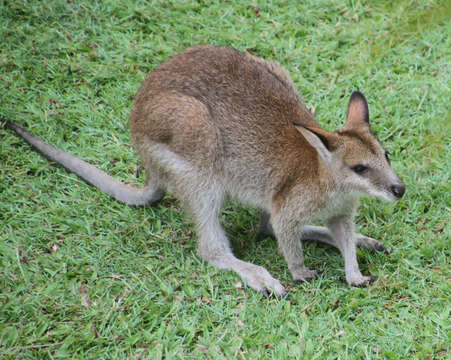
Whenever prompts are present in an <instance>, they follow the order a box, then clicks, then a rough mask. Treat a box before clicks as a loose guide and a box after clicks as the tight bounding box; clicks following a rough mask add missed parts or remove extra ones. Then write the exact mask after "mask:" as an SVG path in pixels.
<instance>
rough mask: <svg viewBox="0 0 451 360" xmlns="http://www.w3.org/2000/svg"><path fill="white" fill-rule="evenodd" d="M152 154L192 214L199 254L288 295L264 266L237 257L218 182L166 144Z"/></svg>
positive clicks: (256, 286)
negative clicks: (223, 218) (222, 217)
mask: <svg viewBox="0 0 451 360" xmlns="http://www.w3.org/2000/svg"><path fill="white" fill-rule="evenodd" d="M149 150H151V151H150V152H149V153H150V154H152V156H153V163H154V164H156V165H157V167H158V169H159V171H160V174H159V175H160V176H161V181H163V180H164V181H165V183H166V184H167V186H168V187H169V188H170V189H171V190H172V191H173V192H174V195H175V196H176V197H177V198H178V199H179V200H181V201H182V202H183V203H184V205H185V207H186V209H187V210H188V211H189V212H190V213H191V216H192V218H193V220H194V223H195V225H196V229H197V236H198V243H199V244H198V250H197V254H198V255H199V257H201V258H202V259H204V260H205V261H207V262H208V263H210V264H211V265H213V266H217V267H219V268H220V269H224V270H233V271H235V272H237V273H238V275H240V276H241V278H242V280H243V281H244V282H245V283H246V284H247V285H248V286H250V287H251V288H253V289H255V290H257V291H262V292H264V293H265V294H267V293H270V292H273V293H274V294H276V295H278V296H281V295H283V294H285V289H284V287H283V286H282V284H281V283H280V282H279V281H278V280H277V279H275V278H273V277H272V276H271V274H270V273H269V272H268V271H267V270H266V269H264V268H263V267H261V266H257V265H254V264H251V263H248V262H245V261H242V260H239V259H237V258H236V257H235V256H234V255H233V253H232V250H231V249H230V243H229V239H228V238H227V236H226V234H225V233H224V230H223V229H222V227H221V224H220V223H219V213H220V209H221V205H222V202H223V189H222V185H221V183H220V182H219V181H217V180H216V179H214V178H212V176H211V175H210V176H205V175H204V174H202V171H201V170H200V169H197V168H194V167H193V165H191V164H190V163H188V162H187V161H186V160H184V159H183V158H181V157H180V156H179V155H178V154H176V153H174V152H172V151H171V150H170V149H168V147H167V146H165V145H161V144H152V145H151V146H149Z"/></svg>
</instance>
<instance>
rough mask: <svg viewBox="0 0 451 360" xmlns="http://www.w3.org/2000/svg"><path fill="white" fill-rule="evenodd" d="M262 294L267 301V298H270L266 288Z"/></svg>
mask: <svg viewBox="0 0 451 360" xmlns="http://www.w3.org/2000/svg"><path fill="white" fill-rule="evenodd" d="M262 294H263V296H264V297H265V298H267V299H269V297H270V296H271V293H270V292H269V291H268V289H266V288H265V289H263V290H262Z"/></svg>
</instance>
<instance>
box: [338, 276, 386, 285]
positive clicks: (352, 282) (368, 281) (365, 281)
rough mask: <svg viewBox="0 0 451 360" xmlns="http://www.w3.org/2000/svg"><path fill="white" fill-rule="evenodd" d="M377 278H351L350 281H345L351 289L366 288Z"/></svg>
mask: <svg viewBox="0 0 451 360" xmlns="http://www.w3.org/2000/svg"><path fill="white" fill-rule="evenodd" d="M378 278H379V277H378V276H373V275H371V276H363V275H360V276H355V277H352V278H350V279H348V278H347V279H346V281H347V282H348V284H349V286H353V287H361V288H362V287H367V286H368V285H369V284H372V283H373V282H375V281H376V280H377V279H378Z"/></svg>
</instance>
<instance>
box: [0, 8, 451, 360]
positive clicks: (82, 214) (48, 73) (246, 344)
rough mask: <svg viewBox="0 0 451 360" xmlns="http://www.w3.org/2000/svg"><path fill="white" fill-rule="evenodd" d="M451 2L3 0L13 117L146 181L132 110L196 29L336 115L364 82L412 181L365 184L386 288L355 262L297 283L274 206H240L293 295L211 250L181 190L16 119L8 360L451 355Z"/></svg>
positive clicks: (11, 149)
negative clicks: (114, 192) (349, 277)
mask: <svg viewBox="0 0 451 360" xmlns="http://www.w3.org/2000/svg"><path fill="white" fill-rule="evenodd" d="M450 19H451V6H450V5H449V2H447V1H445V0H443V1H438V0H431V1H419V0H400V1H393V2H392V1H351V0H347V1H345V0H335V1H328V0H321V1H315V0H307V1H302V2H300V1H295V0H292V1H288V0H274V1H251V2H243V1H239V0H230V1H222V2H217V1H208V0H205V1H194V0H189V1H165V0H158V1H151V2H150V3H148V2H146V1H131V0H123V1H113V0H109V1H88V0H80V1H77V0H72V1H70V0H53V1H37V0H34V1H31V0H30V1H26V0H14V1H9V0H3V1H0V44H1V47H0V116H3V117H5V118H7V119H10V120H12V121H15V122H17V123H18V124H20V125H22V126H23V127H25V128H27V129H29V131H31V132H32V133H33V134H35V135H37V136H40V137H42V138H44V139H45V140H46V141H48V142H50V143H52V144H54V145H56V146H58V147H60V148H62V149H64V150H66V151H69V152H71V153H73V154H75V155H76V156H79V157H81V158H83V159H85V160H87V161H89V162H91V163H92V164H94V165H96V166H98V167H99V168H101V169H103V170H105V171H107V172H108V173H110V174H112V175H114V176H115V177H117V178H119V179H121V180H123V181H124V182H127V183H133V184H140V183H142V182H143V179H144V174H143V172H142V171H139V170H140V163H139V159H138V156H137V155H136V153H135V152H134V150H133V148H132V147H131V145H130V136H129V131H128V125H127V124H128V114H129V111H130V108H131V103H132V100H133V96H134V94H135V93H136V91H137V89H138V88H139V86H140V83H141V82H142V80H143V79H144V78H145V77H146V74H147V73H149V72H150V71H152V70H153V69H155V68H156V67H157V66H158V65H159V64H161V63H162V62H164V61H165V60H167V59H168V58H170V57H171V56H173V55H174V54H176V53H178V52H180V51H182V50H184V49H186V48H188V47H189V46H191V45H194V44H207V43H208V44H215V45H227V46H233V47H235V48H237V49H240V50H243V51H249V52H251V53H253V54H257V55H259V56H261V57H264V58H267V59H274V60H277V61H278V62H280V63H281V64H282V65H283V66H284V67H286V68H287V69H288V71H289V72H290V74H291V75H292V77H293V80H294V82H295V84H296V86H297V88H298V90H299V92H300V93H301V94H302V97H303V98H304V100H305V103H306V104H307V106H308V107H309V108H314V109H315V112H316V117H317V119H318V121H319V122H320V123H321V124H323V126H324V128H325V129H327V130H334V129H338V128H339V127H340V126H341V125H342V124H343V122H344V118H345V111H346V105H347V100H348V98H349V95H350V94H351V92H352V91H353V90H360V91H362V92H363V93H364V94H365V95H366V97H367V99H368V102H369V107H370V117H371V122H372V128H373V131H374V133H375V134H376V136H377V137H378V138H379V139H380V140H381V142H382V143H383V145H384V146H385V147H386V148H387V149H389V151H390V153H391V157H392V163H393V166H394V168H395V170H396V172H397V173H398V175H399V176H400V177H401V178H402V179H403V181H404V182H405V183H406V185H407V193H406V195H405V196H404V198H403V199H402V200H401V201H400V202H398V203H385V202H382V201H380V200H374V199H364V200H363V202H362V206H361V208H360V211H359V216H358V218H357V223H358V227H359V230H360V231H361V232H362V233H364V234H366V235H369V236H371V237H374V238H377V239H379V240H381V241H383V243H384V245H385V246H386V247H388V248H390V249H391V250H392V253H391V254H390V255H386V254H384V253H372V252H367V251H362V250H359V252H358V257H359V263H360V265H361V269H362V271H363V273H371V274H373V275H378V276H379V280H378V281H377V282H376V283H374V284H373V285H371V286H370V287H368V288H363V289H360V288H350V287H348V286H347V285H346V283H345V282H344V267H343V259H342V257H341V255H340V254H339V252H338V251H337V250H335V249H333V248H330V247H327V246H325V245H318V244H316V243H309V244H306V245H305V246H304V249H305V256H306V262H307V265H308V266H311V267H314V268H318V269H321V270H323V273H322V275H321V276H320V277H319V278H318V279H316V280H314V281H313V282H311V283H306V284H302V285H296V284H294V283H293V282H292V280H291V278H290V274H289V272H288V269H287V267H286V264H285V263H284V260H283V258H282V256H281V255H280V254H278V253H277V250H276V249H277V246H276V242H275V240H274V239H273V238H266V237H263V236H261V235H258V232H257V230H258V219H259V211H258V210H256V209H250V208H246V207H243V206H240V205H239V204H236V203H231V204H228V205H227V206H226V207H225V208H224V212H223V214H222V221H223V224H224V227H225V229H226V231H227V233H228V234H229V236H230V238H231V240H232V242H233V246H234V251H235V254H237V255H238V256H239V257H240V258H242V259H245V260H247V261H252V262H254V263H257V264H259V265H262V266H265V267H266V268H267V269H268V270H269V271H270V272H271V273H272V274H273V275H274V276H275V277H277V278H279V279H280V280H281V281H282V283H283V284H284V285H285V286H286V287H287V289H288V290H289V297H288V298H284V299H277V298H274V297H271V298H269V299H267V298H265V297H264V296H263V295H262V294H260V293H256V292H254V291H253V290H251V289H249V288H246V286H245V285H244V284H241V282H240V279H239V278H238V276H237V275H236V274H235V273H233V272H223V271H220V270H218V269H216V268H214V267H212V266H210V265H207V264H206V263H204V262H203V261H201V260H200V259H199V258H198V257H197V256H196V234H195V232H194V229H193V226H192V224H191V223H190V221H189V218H188V217H187V216H186V214H185V212H184V210H183V208H182V207H181V204H180V203H179V202H178V201H177V200H176V199H175V198H174V197H173V196H171V195H170V194H169V195H167V196H166V197H165V198H164V199H163V201H162V202H160V203H159V204H158V205H156V206H154V207H142V208H140V207H135V208H133V207H127V206H125V205H122V204H120V203H117V202H115V201H114V200H112V199H111V198H109V197H108V196H107V195H105V194H102V193H101V192H99V191H98V190H96V189H94V188H92V187H90V186H89V185H87V184H85V183H84V182H82V181H81V180H79V179H78V178H77V177H76V176H74V175H72V174H68V173H67V172H66V171H65V170H64V169H63V168H61V167H58V166H57V165H55V164H54V163H51V162H49V161H48V160H46V159H45V158H43V157H41V156H40V155H39V154H38V153H37V152H35V151H33V150H32V149H31V148H30V146H28V145H26V144H25V143H24V141H23V140H21V139H19V138H18V137H16V136H15V135H14V134H13V133H12V132H11V131H9V130H7V129H4V128H1V126H0V358H2V359H16V358H20V359H31V358H33V359H59V358H76V359H99V358H114V359H115V358H130V359H138V358H141V359H182V358H186V359H203V358H205V359H235V358H236V359H271V358H273V359H445V358H449V356H451V353H450V346H451V339H450V335H451V325H450V303H451V301H450V294H451V280H450V279H451V271H450V260H449V256H450V231H451V227H450V223H451V221H450V220H451V216H450V215H451V213H450V208H451V195H450V193H451V191H450V190H451V186H450V183H451V182H450V169H451V145H450V143H451V141H450V140H451V117H450V98H451V92H450V82H451V75H450V64H451V30H450V29H451V21H450Z"/></svg>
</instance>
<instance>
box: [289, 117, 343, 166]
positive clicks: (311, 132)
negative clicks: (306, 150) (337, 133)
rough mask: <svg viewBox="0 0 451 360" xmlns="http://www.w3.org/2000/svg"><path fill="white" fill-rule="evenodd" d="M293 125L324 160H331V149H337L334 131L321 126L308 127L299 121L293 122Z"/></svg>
mask: <svg viewBox="0 0 451 360" xmlns="http://www.w3.org/2000/svg"><path fill="white" fill-rule="evenodd" d="M293 125H294V126H295V127H296V129H297V130H298V131H299V132H300V133H301V134H302V135H303V136H304V138H305V140H307V141H308V142H309V143H310V145H312V146H313V147H314V148H315V149H316V150H317V151H318V153H319V154H320V156H321V157H322V158H323V159H324V160H326V161H329V160H330V159H331V151H333V150H335V141H334V140H335V137H334V134H333V133H329V132H328V131H325V130H323V129H319V128H306V127H304V126H302V125H301V124H298V123H293Z"/></svg>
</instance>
